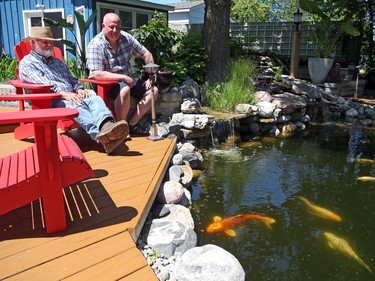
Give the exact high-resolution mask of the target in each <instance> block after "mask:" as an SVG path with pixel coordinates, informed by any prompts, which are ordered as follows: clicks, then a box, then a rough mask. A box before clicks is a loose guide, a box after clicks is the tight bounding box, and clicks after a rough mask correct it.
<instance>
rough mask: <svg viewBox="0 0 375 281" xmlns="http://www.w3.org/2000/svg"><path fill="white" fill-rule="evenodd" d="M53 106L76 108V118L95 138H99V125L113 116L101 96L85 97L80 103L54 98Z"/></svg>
mask: <svg viewBox="0 0 375 281" xmlns="http://www.w3.org/2000/svg"><path fill="white" fill-rule="evenodd" d="M52 107H66V108H75V109H77V110H78V112H79V114H78V117H76V118H74V121H75V122H77V123H78V124H79V125H80V126H81V127H82V128H83V129H84V130H85V131H86V132H87V133H88V134H89V135H90V137H91V138H92V139H93V140H96V139H97V138H98V134H99V126H100V124H102V122H103V121H104V120H105V119H107V118H113V116H112V114H111V112H110V111H109V110H108V108H107V106H106V105H105V103H104V101H103V100H102V98H101V97H99V96H91V97H88V98H85V99H84V100H83V102H82V103H81V104H80V105H72V104H71V103H70V102H69V101H67V100H60V99H59V100H53V102H52Z"/></svg>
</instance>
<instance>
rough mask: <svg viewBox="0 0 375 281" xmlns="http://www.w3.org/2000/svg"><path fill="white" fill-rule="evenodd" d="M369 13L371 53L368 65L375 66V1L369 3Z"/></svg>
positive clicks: (369, 52)
mask: <svg viewBox="0 0 375 281" xmlns="http://www.w3.org/2000/svg"><path fill="white" fill-rule="evenodd" d="M367 3H368V4H367V5H368V12H369V31H368V35H369V36H368V38H369V39H368V40H369V46H368V47H369V51H368V64H369V65H371V66H373V65H374V57H373V51H374V9H373V7H374V1H373V0H371V1H368V2H367Z"/></svg>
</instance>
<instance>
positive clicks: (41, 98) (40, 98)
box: [0, 93, 61, 109]
mask: <svg viewBox="0 0 375 281" xmlns="http://www.w3.org/2000/svg"><path fill="white" fill-rule="evenodd" d="M59 98H61V94H55V93H44V94H28V95H18V94H16V95H0V100H8V101H9V100H18V101H25V100H30V101H32V108H33V109H42V108H50V107H51V101H52V100H53V99H59Z"/></svg>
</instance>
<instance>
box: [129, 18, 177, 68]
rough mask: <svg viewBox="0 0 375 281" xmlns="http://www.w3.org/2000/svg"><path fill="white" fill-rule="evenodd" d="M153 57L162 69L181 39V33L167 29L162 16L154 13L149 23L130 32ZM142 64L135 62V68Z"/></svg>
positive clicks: (165, 20)
mask: <svg viewBox="0 0 375 281" xmlns="http://www.w3.org/2000/svg"><path fill="white" fill-rule="evenodd" d="M130 33H131V34H132V35H133V36H134V37H135V38H136V39H137V40H138V41H139V42H141V43H142V44H143V45H144V46H145V47H146V48H147V49H148V50H149V51H150V52H151V53H152V55H153V57H154V60H155V63H156V64H158V65H160V67H161V69H164V64H165V63H166V62H168V61H170V60H171V59H172V58H173V57H174V56H175V54H176V53H177V51H178V49H179V47H180V45H181V42H182V38H183V36H184V35H183V33H182V32H181V31H178V30H174V29H171V28H169V27H168V21H167V19H166V18H165V16H164V14H162V13H159V12H155V14H154V16H153V17H152V19H151V20H150V22H149V23H148V24H147V25H146V24H145V25H142V26H141V27H139V28H138V29H133V30H132V31H131V32H130ZM142 63H143V62H141V61H139V60H136V64H137V67H139V68H141V67H142Z"/></svg>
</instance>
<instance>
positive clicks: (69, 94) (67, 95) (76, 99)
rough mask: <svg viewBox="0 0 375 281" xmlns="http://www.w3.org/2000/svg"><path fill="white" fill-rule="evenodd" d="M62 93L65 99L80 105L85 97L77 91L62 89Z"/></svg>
mask: <svg viewBox="0 0 375 281" xmlns="http://www.w3.org/2000/svg"><path fill="white" fill-rule="evenodd" d="M60 94H61V95H62V97H63V99H65V100H67V101H69V102H70V103H71V104H72V105H80V104H81V103H82V101H83V97H82V96H81V95H79V94H76V93H72V92H66V91H60Z"/></svg>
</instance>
